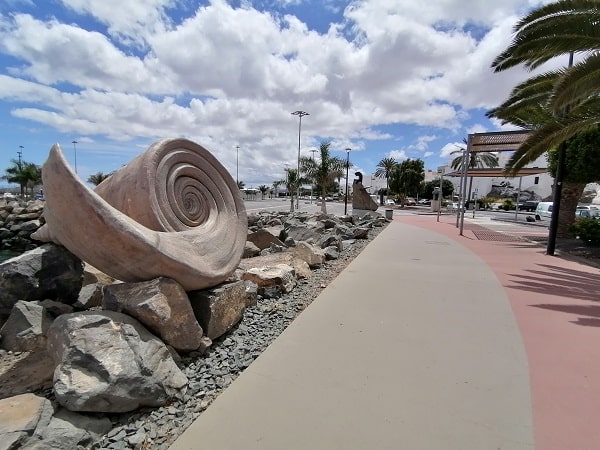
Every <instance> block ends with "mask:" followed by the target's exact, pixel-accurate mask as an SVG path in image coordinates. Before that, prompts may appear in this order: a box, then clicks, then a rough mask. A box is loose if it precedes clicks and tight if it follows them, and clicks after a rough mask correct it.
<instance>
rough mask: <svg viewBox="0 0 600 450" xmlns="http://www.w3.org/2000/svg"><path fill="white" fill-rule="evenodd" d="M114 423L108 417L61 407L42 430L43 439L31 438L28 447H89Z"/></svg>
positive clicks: (69, 449)
mask: <svg viewBox="0 0 600 450" xmlns="http://www.w3.org/2000/svg"><path fill="white" fill-rule="evenodd" d="M111 428H112V423H111V421H110V419H108V418H107V417H97V416H90V415H84V414H79V413H76V412H72V411H69V410H67V409H64V408H59V410H58V412H56V413H55V414H54V416H53V417H52V419H51V420H50V423H49V424H48V426H47V427H46V428H45V429H43V430H41V436H40V438H41V440H39V441H37V442H34V441H33V439H30V440H29V441H28V442H27V444H28V446H27V448H28V449H32V450H33V449H40V450H43V449H48V448H51V449H53V450H55V449H57V450H72V449H76V448H78V446H81V447H89V446H90V445H91V444H92V443H93V442H94V441H96V440H98V439H99V438H100V437H101V436H102V435H103V434H105V433H107V432H108V431H110V429H111Z"/></svg>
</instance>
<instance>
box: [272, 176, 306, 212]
mask: <svg viewBox="0 0 600 450" xmlns="http://www.w3.org/2000/svg"><path fill="white" fill-rule="evenodd" d="M285 170H286V178H285V180H279V181H275V182H273V187H275V188H277V187H278V186H280V185H284V186H285V187H286V189H287V191H288V193H289V195H290V202H291V203H290V211H291V212H294V195H296V192H298V189H299V187H300V186H302V185H303V184H304V183H306V182H307V179H306V178H302V177H299V176H298V170H296V169H285Z"/></svg>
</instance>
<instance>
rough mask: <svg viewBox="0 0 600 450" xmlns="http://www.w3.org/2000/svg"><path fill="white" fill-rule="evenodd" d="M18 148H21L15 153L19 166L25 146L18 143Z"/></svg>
mask: <svg viewBox="0 0 600 450" xmlns="http://www.w3.org/2000/svg"><path fill="white" fill-rule="evenodd" d="M19 148H20V149H21V150H19V151H18V152H17V155H18V156H19V167H21V155H22V154H23V149H24V148H25V147H23V146H22V145H19Z"/></svg>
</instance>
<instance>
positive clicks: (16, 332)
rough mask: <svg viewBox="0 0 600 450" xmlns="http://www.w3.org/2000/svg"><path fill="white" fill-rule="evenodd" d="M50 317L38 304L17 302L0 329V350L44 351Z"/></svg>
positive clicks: (50, 322) (50, 321)
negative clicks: (0, 346) (0, 344)
mask: <svg viewBox="0 0 600 450" xmlns="http://www.w3.org/2000/svg"><path fill="white" fill-rule="evenodd" d="M51 324H52V317H51V316H50V315H49V314H48V313H47V312H46V310H45V309H44V307H43V306H42V305H40V304H39V303H38V302H24V301H18V302H17V303H15V306H14V307H13V309H12V311H11V313H10V316H9V317H8V320H7V321H6V323H5V324H4V325H3V326H2V329H0V335H2V340H1V341H0V342H1V343H2V348H4V349H6V350H11V351H13V352H35V351H45V350H46V332H47V331H48V328H49V327H50V325H51Z"/></svg>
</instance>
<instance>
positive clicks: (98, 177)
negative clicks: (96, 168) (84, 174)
mask: <svg viewBox="0 0 600 450" xmlns="http://www.w3.org/2000/svg"><path fill="white" fill-rule="evenodd" d="M113 173H114V172H111V173H103V172H96V173H95V174H93V175H90V176H89V177H88V179H87V182H88V183H91V184H93V185H94V186H98V185H99V184H100V183H102V182H103V181H104V180H106V179H107V178H108V177H110V176H111V175H112V174H113Z"/></svg>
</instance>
